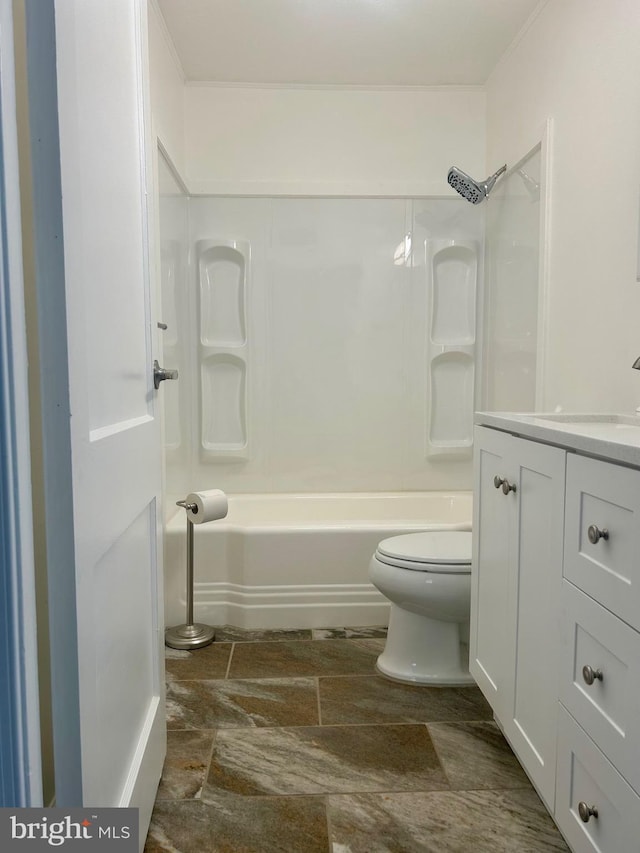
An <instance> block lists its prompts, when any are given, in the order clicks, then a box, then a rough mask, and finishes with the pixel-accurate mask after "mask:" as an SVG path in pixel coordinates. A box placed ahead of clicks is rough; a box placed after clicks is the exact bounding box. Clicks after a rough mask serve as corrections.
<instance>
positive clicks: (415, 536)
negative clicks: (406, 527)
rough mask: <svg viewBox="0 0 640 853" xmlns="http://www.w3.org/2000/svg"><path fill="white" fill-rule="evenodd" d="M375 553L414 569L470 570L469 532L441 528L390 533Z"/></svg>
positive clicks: (433, 570) (458, 571) (462, 571)
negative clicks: (389, 536)
mask: <svg viewBox="0 0 640 853" xmlns="http://www.w3.org/2000/svg"><path fill="white" fill-rule="evenodd" d="M375 557H376V559H377V560H379V561H380V562H381V563H386V564H387V565H388V566H398V567H399V568H402V569H410V570H412V571H415V572H438V573H441V574H469V573H470V572H471V532H470V531H462V530H441V531H433V532H430V533H407V534H405V535H403V536H392V537H391V538H390V539H383V540H382V542H380V543H379V545H378V548H377V550H376V554H375Z"/></svg>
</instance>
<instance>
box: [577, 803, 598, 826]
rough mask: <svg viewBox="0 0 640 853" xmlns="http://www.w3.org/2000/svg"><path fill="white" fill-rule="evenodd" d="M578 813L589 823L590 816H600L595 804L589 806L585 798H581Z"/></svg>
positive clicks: (582, 819) (581, 818)
mask: <svg viewBox="0 0 640 853" xmlns="http://www.w3.org/2000/svg"><path fill="white" fill-rule="evenodd" d="M578 814H579V815H580V820H581V821H583V822H584V823H589V820H590V818H592V817H595V818H597V817H598V809H597V808H596V807H595V806H588V805H587V804H586V803H585V801H584V800H580V802H579V803H578Z"/></svg>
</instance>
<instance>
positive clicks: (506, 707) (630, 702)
mask: <svg viewBox="0 0 640 853" xmlns="http://www.w3.org/2000/svg"><path fill="white" fill-rule="evenodd" d="M552 417H554V416H535V415H529V416H526V415H508V414H506V415H497V414H491V415H484V416H481V417H480V423H481V424H482V425H481V426H477V427H476V434H475V441H476V450H475V453H476V455H475V474H474V477H475V481H474V489H475V491H474V496H475V501H474V553H473V571H472V599H471V634H470V669H471V672H472V674H473V675H474V677H475V678H476V680H477V682H478V684H479V686H480V687H481V689H482V691H483V693H484V694H485V696H486V697H487V699H488V701H489V702H490V703H491V705H492V707H493V710H494V713H495V717H496V720H497V721H498V723H499V724H500V725H501V727H502V728H503V731H504V733H505V736H506V737H507V739H508V740H509V742H510V744H511V746H512V747H513V750H514V752H515V753H516V755H517V756H518V758H519V759H520V761H521V763H522V765H523V767H524V768H525V770H526V771H527V773H528V774H529V776H530V778H531V780H532V782H533V783H534V785H535V786H536V788H537V790H538V793H539V794H540V796H541V797H542V799H543V800H544V802H545V804H546V805H547V807H548V809H549V811H550V812H551V814H552V815H553V817H554V819H555V821H556V823H557V824H558V827H559V828H560V830H561V831H562V833H563V835H564V837H565V839H566V840H567V842H568V843H569V845H570V847H571V850H572V851H574V853H632V851H640V796H639V794H640V439H639V440H637V441H636V443H635V444H633V443H630V444H628V445H625V443H624V441H621V440H618V439H617V436H615V437H614V438H613V439H607V440H594V439H593V438H592V435H590V434H589V432H590V433H592V434H593V433H595V432H596V430H594V429H590V430H587V428H585V429H584V431H583V435H582V436H580V434H579V424H578V429H576V434H574V433H573V432H572V429H571V428H570V427H567V426H565V425H564V424H563V425H562V426H560V427H558V426H556V427H555V428H554V425H553V423H552V424H551V426H550V427H549V426H547V425H546V424H545V421H546V420H552ZM634 428H635V424H634ZM637 429H638V430H639V435H640V425H639V426H638V427H637ZM516 433H518V434H516ZM612 434H613V431H612ZM595 457H599V458H595ZM496 477H497V479H496V480H495V483H494V478H496ZM503 480H504V481H506V482H504V483H503V482H502V481H503ZM514 486H515V489H514V488H513V487H514Z"/></svg>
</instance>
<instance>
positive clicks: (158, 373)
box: [153, 358, 178, 391]
mask: <svg viewBox="0 0 640 853" xmlns="http://www.w3.org/2000/svg"><path fill="white" fill-rule="evenodd" d="M177 378H178V371H177V370H169V369H167V368H166V367H160V365H159V364H158V359H157V358H156V360H155V361H154V362H153V387H154V388H155V389H156V391H157V390H158V388H159V387H160V383H161V382H164V381H165V379H177Z"/></svg>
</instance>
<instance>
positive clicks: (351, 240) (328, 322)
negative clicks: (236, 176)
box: [178, 198, 483, 492]
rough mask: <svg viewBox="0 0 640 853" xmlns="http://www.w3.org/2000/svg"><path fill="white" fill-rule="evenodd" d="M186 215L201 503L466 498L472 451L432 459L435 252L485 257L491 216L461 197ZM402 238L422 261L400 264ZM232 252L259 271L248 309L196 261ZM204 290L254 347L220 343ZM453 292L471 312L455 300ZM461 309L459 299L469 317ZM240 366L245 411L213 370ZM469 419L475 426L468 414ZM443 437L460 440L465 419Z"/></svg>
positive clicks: (232, 206)
mask: <svg viewBox="0 0 640 853" xmlns="http://www.w3.org/2000/svg"><path fill="white" fill-rule="evenodd" d="M189 208H190V209H189V224H190V240H189V242H190V246H191V252H190V256H191V262H192V263H191V269H192V271H191V274H190V275H189V277H188V282H189V288H188V290H187V292H186V293H185V294H184V296H183V300H188V301H189V302H190V303H191V310H190V312H189V313H190V316H191V317H192V318H193V319H192V320H191V326H190V330H191V331H190V333H189V334H186V335H185V338H188V339H189V346H190V349H191V355H190V364H191V366H190V367H189V370H188V376H189V377H190V379H191V381H192V390H191V403H190V407H184V408H183V410H182V415H183V426H182V430H183V433H184V434H187V433H188V430H189V427H191V439H192V441H193V457H192V459H193V462H192V473H191V479H192V482H193V488H197V489H206V488H212V487H214V486H216V487H219V488H223V489H225V490H227V491H229V492H343V491H402V490H407V489H409V490H437V489H445V490H446V489H465V488H470V487H471V463H470V457H471V454H470V450H469V448H466V449H465V448H454V449H453V452H451V449H448V452H447V453H445V454H443V455H442V456H438V457H436V458H435V459H434V458H432V457H428V456H427V446H426V436H427V432H428V424H429V413H430V412H433V411H435V409H436V406H437V403H438V402H439V401H437V400H436V402H435V403H434V404H430V403H429V401H428V394H427V389H428V383H429V373H428V359H427V352H426V347H427V340H428V338H429V329H430V328H431V316H432V308H431V304H430V299H429V292H430V291H429V275H430V267H429V266H427V264H426V260H425V254H426V253H425V241H428V240H429V239H430V238H439V239H441V240H442V239H449V240H451V239H466V240H472V241H475V242H474V247H475V249H476V250H477V252H480V250H481V245H482V239H481V235H482V230H483V211H482V208H475V207H473V206H472V205H469V204H467V203H466V202H465V201H463V200H462V199H459V198H457V199H440V200H418V201H415V202H411V200H407V201H405V200H404V199H290V198H289V199H283V198H257V199H256V198H192V199H191V200H190V204H189ZM407 232H413V247H414V253H413V257H412V259H411V260H409V261H408V263H407V265H404V264H403V263H402V260H401V259H400V262H399V263H398V262H397V261H398V260H399V259H397V258H396V262H394V256H395V255H396V252H397V250H398V247H399V246H404V240H405V235H406V234H407ZM200 241H205V242H204V246H203V245H202V243H200ZM234 241H235V242H237V243H239V244H240V245H241V246H242V247H243V252H244V254H245V257H246V258H247V260H248V261H249V268H248V275H247V280H246V291H245V296H244V298H238V291H237V290H235V289H233V288H232V287H231V285H230V279H229V278H228V277H227V274H228V271H225V269H224V268H223V267H216V266H215V265H214V264H213V263H211V264H209V262H208V261H206V260H204V261H203V263H202V264H200V261H199V259H200V251H201V249H204V251H205V252H207V251H209V248H210V247H211V246H214V247H215V246H216V245H217V246H220V245H223V244H227V245H229V244H231V243H233V242H234ZM199 243H200V245H199ZM206 257H208V255H205V258H206ZM459 264H460V261H456V262H455V263H454V267H455V269H454V270H453V272H454V274H455V273H456V270H457V268H458V266H459ZM201 266H203V267H204V271H203V270H202V269H200V267H201ZM461 272H462V274H463V275H464V274H465V272H466V270H462V271H461ZM454 283H455V282H454ZM200 288H202V292H203V294H205V297H204V298H205V299H208V297H207V296H206V294H207V293H210V292H211V291H212V290H213V291H214V292H215V291H217V296H216V305H217V307H218V309H219V310H218V312H217V313H218V316H220V315H222V316H225V317H231V316H232V314H233V313H234V312H236V311H237V310H238V308H239V309H240V311H241V312H242V314H243V315H246V321H245V322H244V323H242V324H234V325H237V326H238V327H239V326H240V325H242V326H243V327H246V338H247V341H246V344H245V343H244V341H239V340H236V341H235V342H233V341H231V343H228V340H229V338H228V337H227V336H225V334H224V330H222V331H220V332H218V333H217V338H218V340H213V338H215V337H216V336H215V335H213V336H212V335H211V333H210V332H208V331H207V317H210V316H211V312H207V311H200V309H199V305H198V296H197V293H198V290H199V289H200ZM452 292H455V294H456V298H458V299H460V292H459V291H458V290H457V289H455V288H454V289H453V290H452ZM202 298H203V297H201V299H202ZM465 308H467V303H466V302H465V301H464V299H462V301H461V304H460V312H461V314H464V310H465ZM201 317H202V318H204V322H203V323H201V319H200V318H201ZM196 318H197V319H196ZM194 332H195V333H194ZM201 337H202V339H203V340H202V341H201V340H200V339H201ZM231 337H233V336H231ZM203 341H208V343H206V344H203ZM437 349H438V352H440V349H442V347H439V348H437ZM449 349H451V347H449ZM230 356H231V358H233V359H235V360H236V363H237V360H238V359H241V360H242V363H243V364H244V365H246V402H245V393H244V391H242V390H240V391H238V388H237V387H236V386H235V385H233V384H232V382H225V381H224V380H222V379H221V380H220V384H218V385H216V386H215V387H216V389H217V391H218V394H217V395H216V393H214V390H213V387H212V386H211V382H210V375H211V374H210V370H211V369H212V366H213V364H214V360H215V359H220V358H221V359H222V362H218V364H219V366H224V364H226V363H228V361H227V360H228V359H229V357H230ZM201 372H202V375H203V377H204V387H205V389H206V396H205V398H204V400H203V401H202V403H201V401H200V396H201V391H200V387H199V377H200V375H201ZM194 378H195V381H193V379H194ZM178 384H179V383H178ZM450 402H451V401H449V403H450ZM442 405H443V403H442V402H440V407H441V406H442ZM238 408H239V409H240V414H239V415H237V416H234V415H233V412H234V410H237V409H238ZM452 408H455V407H452ZM438 411H440V409H438ZM441 414H442V413H441ZM465 415H468V419H469V423H470V422H471V405H470V404H469V411H468V413H467V412H464V413H463V417H464V416H465ZM201 420H202V421H204V422H205V423H206V424H211V423H214V422H215V423H217V427H216V428H214V430H213V432H214V433H216V434H218V435H220V436H221V438H222V443H221V444H220V445H216V446H215V447H214V448H213V449H212V450H208V449H207V448H206V447H203V444H202V435H201V433H200V422H201ZM447 422H451V424H452V428H453V429H454V430H455V429H458V430H459V429H461V428H462V429H464V426H462V427H461V426H460V425H459V424H457V421H456V419H455V417H454V418H453V419H451V417H449V418H448V420H447ZM240 424H246V437H247V448H246V451H245V450H244V449H243V448H242V447H240V448H238V452H236V450H234V449H233V448H235V446H236V444H237V443H238V442H239V440H240V438H241V432H242V431H243V430H242V429H240V428H239V425H240ZM229 438H230V439H231V440H230V441H229V442H228V443H227V444H225V440H227V439H229ZM227 447H228V448H231V449H230V450H229V451H227V449H226V448H227ZM216 448H217V449H216ZM440 449H442V450H444V449H445V448H440ZM459 451H462V452H459ZM227 452H229V453H230V454H231V457H232V458H229V457H228V456H225V455H224V454H225V453H227Z"/></svg>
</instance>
